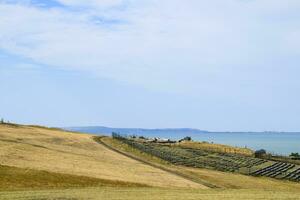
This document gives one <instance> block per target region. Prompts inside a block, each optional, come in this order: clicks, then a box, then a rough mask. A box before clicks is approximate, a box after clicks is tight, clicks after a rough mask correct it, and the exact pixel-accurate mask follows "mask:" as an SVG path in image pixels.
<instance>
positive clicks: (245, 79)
mask: <svg viewBox="0 0 300 200" xmlns="http://www.w3.org/2000/svg"><path fill="white" fill-rule="evenodd" d="M299 10H300V1H298V0H285V1H282V0H210V1H206V0H185V1H182V0H163V1H161V0H0V91H1V96H0V117H2V118H4V119H6V120H10V121H12V122H17V123H24V124H41V125H46V126H90V125H104V126H111V127H140V128H166V127H168V128H179V127H190V128H199V129H203V130H211V131H266V130H268V131H271V130H274V131H300V123H299V122H300V115H299V113H300V103H299V102H300V92H299V91H300V78H299V75H300V12H299Z"/></svg>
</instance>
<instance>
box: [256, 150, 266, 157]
mask: <svg viewBox="0 0 300 200" xmlns="http://www.w3.org/2000/svg"><path fill="white" fill-rule="evenodd" d="M266 155H267V151H266V150H264V149H260V150H257V151H255V152H254V156H255V158H263V157H265V156H266Z"/></svg>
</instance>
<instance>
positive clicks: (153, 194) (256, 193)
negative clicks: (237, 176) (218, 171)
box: [0, 187, 300, 200]
mask: <svg viewBox="0 0 300 200" xmlns="http://www.w3.org/2000/svg"><path fill="white" fill-rule="evenodd" d="M0 199H5V200H86V199H88V200H106V199H108V200H117V199H124V200H153V199H158V200H262V199H263V200H280V199H289V200H297V199H300V193H299V192H291V191H264V190H195V189H172V188H170V189H166V188H165V189H163V188H117V187H114V188H112V187H105V188H83V189H65V190H42V191H20V192H0Z"/></svg>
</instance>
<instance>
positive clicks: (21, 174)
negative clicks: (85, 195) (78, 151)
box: [0, 165, 147, 191]
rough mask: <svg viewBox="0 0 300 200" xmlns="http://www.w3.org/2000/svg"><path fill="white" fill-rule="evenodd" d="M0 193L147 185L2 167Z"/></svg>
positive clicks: (0, 166)
mask: <svg viewBox="0 0 300 200" xmlns="http://www.w3.org/2000/svg"><path fill="white" fill-rule="evenodd" d="M0 177H1V178H0V191H10V190H14V191H15V190H27V189H31V190H32V189H39V190H40V189H54V188H60V189H61V188H74V187H92V186H93V187H95V186H97V187H100V186H101V187H104V186H106V187H107V186H110V187H146V186H147V185H142V184H136V183H128V182H121V181H113V180H104V179H97V178H92V177H85V176H76V175H69V174H60V173H54V172H47V171H40V170H33V169H25V168H18V167H9V166H2V165H0Z"/></svg>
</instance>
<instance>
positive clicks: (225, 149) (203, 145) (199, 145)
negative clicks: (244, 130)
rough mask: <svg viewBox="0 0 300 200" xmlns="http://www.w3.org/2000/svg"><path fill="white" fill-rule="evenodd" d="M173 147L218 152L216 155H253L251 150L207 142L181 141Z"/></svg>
mask: <svg viewBox="0 0 300 200" xmlns="http://www.w3.org/2000/svg"><path fill="white" fill-rule="evenodd" d="M174 145H178V146H181V147H187V148H195V149H202V150H207V151H212V152H218V153H233V154H241V155H246V156H252V155H253V153H254V152H253V151H252V150H251V149H248V148H240V147H232V146H228V145H223V144H211V143H207V142H193V141H183V142H180V143H176V144H174Z"/></svg>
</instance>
